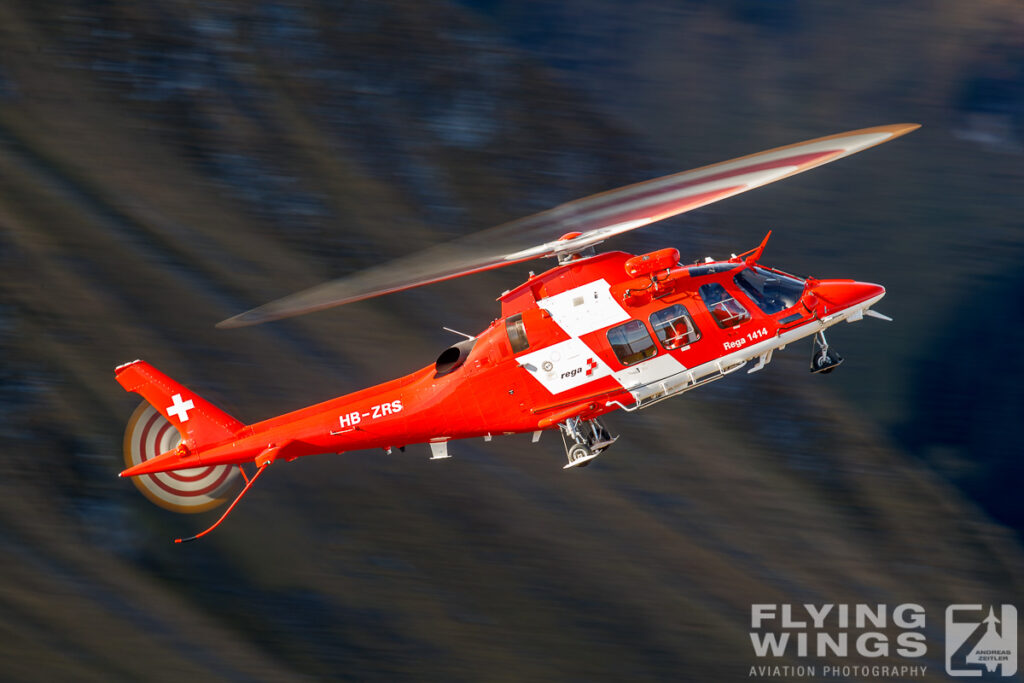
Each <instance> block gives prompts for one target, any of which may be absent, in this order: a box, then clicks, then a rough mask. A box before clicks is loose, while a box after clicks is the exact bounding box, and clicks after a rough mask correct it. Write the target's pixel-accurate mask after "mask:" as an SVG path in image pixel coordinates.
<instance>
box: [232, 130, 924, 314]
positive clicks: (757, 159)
mask: <svg viewBox="0 0 1024 683" xmlns="http://www.w3.org/2000/svg"><path fill="white" fill-rule="evenodd" d="M919 127H920V125H919V124H916V123H898V124H892V125H888V126H877V127H875V128H863V129H860V130H854V131H849V132H846V133H839V134H837V135H829V136H827V137H823V138H816V139H814V140H808V141H806V142H799V143H796V144H794V145H787V146H785V147H777V148H775V149H770V150H767V151H764V152H758V153H757V154H751V155H749V156H745V157H740V158H738V159H732V160H730V161H723V162H721V163H717V164H713V165H711V166H704V167H701V168H698V169H694V170H692V171H684V172H682V173H675V174H672V175H667V176H663V177H661V178H655V179H653V180H647V181H644V182H641V183H636V184H634V185H627V186H625V187H620V188H618V189H616V190H610V191H608V192H602V193H600V194H595V195H591V196H589V197H585V198H583V199H577V200H575V201H571V202H568V203H566V204H562V205H560V206H557V207H555V208H553V209H549V210H547V211H543V212H541V213H538V214H534V215H532V216H528V217H526V218H521V219H519V220H515V221H512V222H510V223H505V224H503V225H499V226H497V227H495V228H491V229H489V230H484V231H482V232H478V233H476V234H473V235H469V236H467V237H462V238H459V239H456V240H453V241H451V242H448V243H446V244H443V245H438V246H436V247H431V248H430V249H427V250H425V251H421V252H419V253H417V254H412V255H410V256H405V257H403V258H399V259H397V260H394V261H390V262H388V263H385V264H382V265H380V266H376V267H374V268H370V269H369V270H365V271H362V272H360V273H356V274H354V275H349V276H346V277H343V278H340V279H337V280H332V281H330V282H326V283H324V284H322V285H318V286H316V287H313V288H311V289H307V290H305V291H302V292H298V293H296V294H292V295H290V296H286V297H284V298H282V299H278V300H276V301H272V302H270V303H268V304H265V305H263V306H260V307H259V308H254V309H252V310H250V311H246V312H245V313H241V314H239V315H236V316H234V317H233V318H228V319H227V320H224V321H222V322H220V323H219V324H218V325H217V327H241V326H244V325H255V324H258V323H263V322H268V321H271V320H278V319H280V318H287V317H291V316H294V315H300V314H303V313H311V312H313V311H319V310H322V309H325V308H330V307H332V306H339V305H341V304H347V303H352V302H353V301H361V300H362V299H369V298H372V297H376V296H381V295H383V294H390V293H392V292H399V291H402V290H405V289H411V288H413V287H419V286H421V285H426V284H431V283H434V282H440V281H442V280H449V279H451V278H456V277H460V276H463V275H470V274H472V273H479V272H482V271H485V270H491V269H493V268H500V267H502V266H507V265H511V264H513V263H520V262H522V261H527V260H529V259H535V258H541V257H544V256H556V255H558V254H562V253H572V252H576V251H580V250H581V249H584V248H586V247H588V246H591V245H594V244H597V243H599V242H602V241H604V240H606V239H607V238H609V237H611V236H613V235H618V234H621V233H624V232H627V231H629V230H635V229H637V228H640V227H643V226H645V225H649V224H651V223H654V222H656V221H660V220H663V219H665V218H669V217H671V216H675V215H678V214H681V213H684V212H686V211H692V210H693V209H697V208H700V207H702V206H706V205H708V204H710V203H712V202H717V201H719V200H721V199H725V198H726V197H732V196H734V195H737V194H740V193H741V192H746V191H747V190H752V189H754V188H757V187H761V186H762V185H767V184H769V183H773V182H775V181H777V180H782V179H783V178H788V177H789V176H791V175H796V174H797V173H802V172H803V171H808V170H810V169H812V168H815V167H817V166H821V165H823V164H827V163H829V162H830V161H835V160H836V159H842V158H843V157H846V156H849V155H851V154H855V153H856V152H860V151H862V150H865V149H868V148H869V147H874V146H875V145H880V144H882V143H883V142H888V141H889V140H893V139H895V138H898V137H900V136H901V135H906V134H907V133H909V132H911V131H913V130H916V129H917V128H919ZM566 233H579V234H578V235H576V236H573V237H567V238H566V239H559V235H563V234H566Z"/></svg>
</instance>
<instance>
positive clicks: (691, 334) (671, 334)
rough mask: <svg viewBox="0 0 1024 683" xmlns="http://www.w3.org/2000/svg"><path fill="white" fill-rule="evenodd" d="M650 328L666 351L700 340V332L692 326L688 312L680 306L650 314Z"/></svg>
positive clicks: (676, 305) (691, 319)
mask: <svg viewBox="0 0 1024 683" xmlns="http://www.w3.org/2000/svg"><path fill="white" fill-rule="evenodd" d="M651 328H652V329H653V330H654V334H655V336H656V337H658V341H660V342H661V345H662V346H663V347H665V348H666V349H678V348H681V347H683V346H689V345H690V344H692V343H693V342H695V341H697V340H698V339H700V330H698V329H697V326H696V325H694V324H693V318H691V317H690V312H689V311H687V310H686V308H685V307H684V306H682V305H680V304H675V305H674V306H669V307H668V308H663V309H661V310H660V311H657V312H655V313H652V314H651Z"/></svg>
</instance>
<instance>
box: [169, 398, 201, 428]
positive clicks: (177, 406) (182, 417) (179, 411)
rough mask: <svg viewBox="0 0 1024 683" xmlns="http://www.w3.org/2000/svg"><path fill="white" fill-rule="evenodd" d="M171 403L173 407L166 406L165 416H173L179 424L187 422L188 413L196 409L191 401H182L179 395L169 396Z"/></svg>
mask: <svg viewBox="0 0 1024 683" xmlns="http://www.w3.org/2000/svg"><path fill="white" fill-rule="evenodd" d="M171 401H172V403H173V405H169V406H167V414H168V415H174V416H175V417H176V418H178V420H179V421H181V422H188V411H190V410H192V409H193V408H195V407H196V405H195V404H194V403H192V399H189V400H187V401H182V400H181V394H175V395H174V396H171Z"/></svg>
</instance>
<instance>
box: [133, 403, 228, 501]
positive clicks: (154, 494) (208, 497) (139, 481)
mask: <svg viewBox="0 0 1024 683" xmlns="http://www.w3.org/2000/svg"><path fill="white" fill-rule="evenodd" d="M180 442H181V434H180V433H179V432H178V430H177V429H176V428H175V427H174V425H172V424H171V423H170V422H168V421H167V419H165V418H164V417H163V415H161V414H160V413H158V412H157V411H156V409H155V408H154V407H153V406H151V405H149V404H148V403H146V402H143V403H142V404H141V405H140V406H139V407H138V408H136V409H135V412H134V413H132V417H131V419H130V420H129V421H128V428H127V429H126V430H125V433H124V461H125V464H126V465H127V466H128V467H132V466H134V465H137V464H139V463H141V462H145V461H146V460H149V459H150V458H154V457H156V456H158V455H160V454H161V453H165V452H167V451H170V450H174V449H175V448H176V447H177V446H178V444H179V443H180ZM237 474H238V473H237V471H236V470H235V468H234V467H233V466H231V465H209V466H206V467H195V468H192V469H187V470H178V471H176V472H158V473H156V474H143V475H140V476H137V477H132V481H133V482H134V483H135V485H136V486H137V487H138V489H139V490H140V491H142V493H143V495H145V496H146V497H147V498H149V499H150V500H151V501H153V502H154V503H156V504H157V505H159V506H160V507H162V508H166V509H167V510H172V511H174V512H183V513H196V512H205V511H206V510H210V509H212V508H215V507H217V506H218V505H220V504H221V503H223V502H225V501H226V500H227V499H228V497H229V496H228V495H227V494H228V491H229V490H230V489H231V488H232V484H233V483H234V480H235V477H236V476H237Z"/></svg>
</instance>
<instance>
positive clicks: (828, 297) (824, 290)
mask: <svg viewBox="0 0 1024 683" xmlns="http://www.w3.org/2000/svg"><path fill="white" fill-rule="evenodd" d="M811 293H812V294H813V295H814V296H815V297H816V298H818V299H820V300H821V301H822V302H824V303H825V305H826V306H827V308H828V312H835V311H839V310H843V309H846V308H850V307H852V306H857V305H858V304H863V303H864V302H870V303H871V304H874V303H875V302H876V301H878V300H879V299H881V298H882V297H883V296H885V287H883V286H882V285H876V284H873V283H871V282H857V281H855V280H820V281H818V282H817V283H816V284H815V285H814V287H812V288H811Z"/></svg>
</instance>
